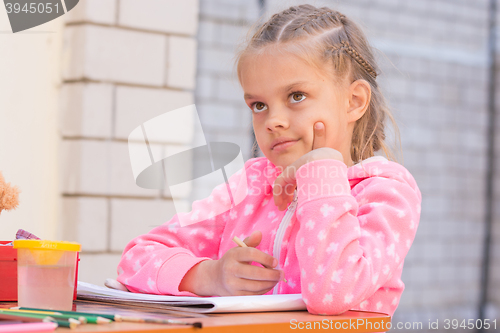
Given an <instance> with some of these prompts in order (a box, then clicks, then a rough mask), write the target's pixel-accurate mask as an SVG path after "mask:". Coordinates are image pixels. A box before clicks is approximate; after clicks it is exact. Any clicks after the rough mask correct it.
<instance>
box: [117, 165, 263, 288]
mask: <svg viewBox="0 0 500 333" xmlns="http://www.w3.org/2000/svg"><path fill="white" fill-rule="evenodd" d="M253 160H254V159H253ZM251 164H252V160H249V161H247V162H246V163H245V167H244V169H242V170H240V171H238V172H237V173H235V174H233V175H232V176H231V178H230V179H229V186H230V188H231V189H232V191H231V193H232V198H233V199H234V200H235V201H236V200H237V198H240V199H241V198H244V197H245V196H246V192H245V193H243V192H242V189H243V190H246V188H247V187H246V186H244V185H246V180H247V178H246V175H247V173H246V172H242V171H243V170H246V169H247V168H248V167H249V166H250V165H251ZM227 189H228V187H227V184H226V183H223V184H220V185H218V186H217V187H216V188H215V189H214V190H213V191H212V193H211V194H210V196H209V197H207V198H205V199H203V200H196V201H194V202H193V205H192V210H191V211H190V212H189V213H178V214H175V215H174V216H173V217H172V219H170V221H168V222H166V223H165V224H163V225H161V226H159V227H156V228H154V229H152V230H151V231H150V232H149V233H147V234H145V235H141V236H139V237H137V238H135V239H133V240H132V241H131V242H130V243H128V244H127V246H126V247H125V249H124V251H123V254H122V257H121V259H120V263H119V265H118V281H119V282H121V283H123V284H125V285H126V286H127V288H128V289H129V290H130V291H133V292H141V293H149V294H168V295H177V296H196V295H195V294H193V293H191V292H187V291H182V292H181V291H179V285H180V283H181V281H182V279H183V278H184V275H185V274H186V273H187V272H188V271H189V270H190V269H191V268H192V267H193V266H194V265H196V264H197V263H199V262H201V261H203V260H210V259H218V252H219V246H220V241H221V236H222V233H223V231H224V227H225V222H226V220H227V218H228V213H229V211H225V212H223V213H221V214H219V215H215V214H214V210H216V211H222V210H221V209H218V210H217V207H219V208H220V207H221V206H222V207H226V206H229V207H230V206H231V198H230V196H229V193H228V190H227ZM235 189H237V191H234V190H235ZM236 202H239V201H236ZM202 217H206V219H202V220H201V221H199V222H196V223H194V224H188V225H186V223H185V222H184V221H190V220H191V219H195V220H200V218H202ZM180 219H182V221H183V222H184V223H182V225H184V226H181V223H180Z"/></svg>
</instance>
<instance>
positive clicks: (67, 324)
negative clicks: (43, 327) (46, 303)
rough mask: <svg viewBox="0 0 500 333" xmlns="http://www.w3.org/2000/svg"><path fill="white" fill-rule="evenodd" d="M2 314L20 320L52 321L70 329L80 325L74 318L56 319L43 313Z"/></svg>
mask: <svg viewBox="0 0 500 333" xmlns="http://www.w3.org/2000/svg"><path fill="white" fill-rule="evenodd" d="M1 315H2V316H7V315H8V316H9V317H16V318H17V319H18V320H20V321H25V320H26V319H30V318H31V319H39V320H41V321H43V322H52V323H56V324H57V326H60V327H69V328H71V329H74V328H77V327H78V325H80V324H81V323H80V321H78V320H76V319H73V318H69V319H68V320H57V319H55V318H53V317H51V316H48V315H47V316H45V315H41V314H35V313H29V314H28V313H9V314H7V313H5V312H2V313H1Z"/></svg>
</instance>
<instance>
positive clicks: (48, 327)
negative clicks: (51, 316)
mask: <svg viewBox="0 0 500 333" xmlns="http://www.w3.org/2000/svg"><path fill="white" fill-rule="evenodd" d="M56 328H57V324H56V323H44V322H41V323H23V324H2V325H0V332H8V333H14V332H16V333H17V332H19V333H26V332H34V333H40V332H52V331H53V330H55V329H56Z"/></svg>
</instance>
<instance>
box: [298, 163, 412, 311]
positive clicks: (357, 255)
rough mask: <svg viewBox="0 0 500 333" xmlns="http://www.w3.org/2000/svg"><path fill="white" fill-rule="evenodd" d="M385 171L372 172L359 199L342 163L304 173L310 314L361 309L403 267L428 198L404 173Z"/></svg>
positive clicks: (304, 258) (302, 217) (301, 247)
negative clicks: (423, 197)
mask: <svg viewBox="0 0 500 333" xmlns="http://www.w3.org/2000/svg"><path fill="white" fill-rule="evenodd" d="M384 164H385V165H381V164H380V163H377V162H375V163H370V164H367V165H365V168H369V170H370V172H369V173H370V174H371V176H369V177H367V178H365V179H363V180H362V181H360V182H359V183H358V184H357V185H356V186H355V187H354V188H353V189H352V191H351V188H350V185H349V181H348V178H347V166H346V165H345V164H344V163H343V162H340V161H337V160H331V159H325V160H317V161H313V162H309V163H307V164H305V165H303V166H301V167H300V168H299V169H298V170H297V174H296V179H297V190H298V193H297V194H298V198H299V199H298V210H297V219H298V221H299V223H300V228H299V231H298V234H297V243H296V244H295V246H296V249H297V258H298V261H299V266H300V269H301V290H302V295H303V298H304V301H305V302H306V305H307V309H308V311H309V312H310V313H313V314H325V315H335V314H340V313H343V312H345V311H347V310H349V309H351V308H353V307H355V306H357V305H358V304H359V303H361V302H362V301H364V300H365V299H367V298H369V297H370V296H371V295H373V294H374V293H375V292H376V291H377V290H378V289H379V288H380V287H381V286H383V285H384V283H385V282H387V281H388V280H389V279H390V277H391V275H392V272H394V271H396V270H397V269H398V267H399V266H400V265H402V264H403V259H404V258H405V256H406V254H407V253H408V250H409V248H410V246H411V244H412V242H413V239H414V238H415V233H416V229H417V225H418V221H419V218H420V204H421V194H420V191H419V189H418V187H417V185H416V183H415V180H414V179H413V177H412V176H411V175H410V174H409V172H408V171H407V170H406V169H405V168H404V167H403V166H401V165H399V164H397V163H395V162H389V161H386V162H385V163H384ZM377 166H378V167H379V168H377ZM358 167H359V166H358ZM359 168H360V167H359ZM360 169H361V168H360ZM381 170H384V171H383V172H382V171H381Z"/></svg>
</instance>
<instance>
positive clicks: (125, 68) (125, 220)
mask: <svg viewBox="0 0 500 333" xmlns="http://www.w3.org/2000/svg"><path fill="white" fill-rule="evenodd" d="M65 20H66V27H65V38H64V54H63V56H64V66H63V79H64V84H63V86H62V90H61V103H60V106H61V112H60V113H61V119H60V120H61V121H60V130H61V135H62V144H61V169H62V170H61V176H60V178H61V185H60V188H61V193H62V205H61V206H62V210H61V215H60V216H61V221H62V225H64V226H65V229H64V230H63V232H62V238H64V239H67V240H74V241H78V242H80V243H81V244H82V248H83V251H82V255H81V258H82V260H81V262H80V265H81V267H80V272H79V277H80V279H81V280H83V281H88V282H92V283H96V284H100V285H102V283H103V282H104V279H105V278H107V277H116V267H117V264H118V260H119V258H120V255H121V253H122V251H123V248H124V247H125V245H126V244H127V243H128V241H130V240H131V239H132V238H134V237H136V236H138V235H140V234H142V233H145V232H148V231H149V230H150V229H152V227H154V226H156V225H160V224H162V223H164V222H166V221H168V220H169V219H170V218H171V217H172V216H173V215H174V214H175V209H174V206H173V203H172V201H171V200H170V198H169V197H168V196H167V195H166V193H164V192H163V191H161V190H146V189H142V188H139V187H138V186H136V185H135V182H134V179H133V175H132V170H131V166H130V160H129V154H128V147H127V138H128V135H129V134H130V132H131V131H132V130H133V129H134V128H136V127H137V126H139V125H140V124H142V123H143V122H145V121H147V120H149V119H151V118H153V117H155V116H157V115H160V114H163V113H165V112H167V111H171V110H174V109H176V108H179V107H183V106H186V105H189V104H193V103H194V88H195V75H196V50H197V42H196V38H195V37H196V34H197V30H198V1H196V0H184V1H181V2H180V1H173V0H140V1H139V0H119V1H118V0H116V1H115V0H86V1H83V2H81V3H79V5H78V6H77V7H75V9H74V10H72V11H71V12H70V13H68V14H67V15H66V16H65ZM172 145H174V144H172Z"/></svg>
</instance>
